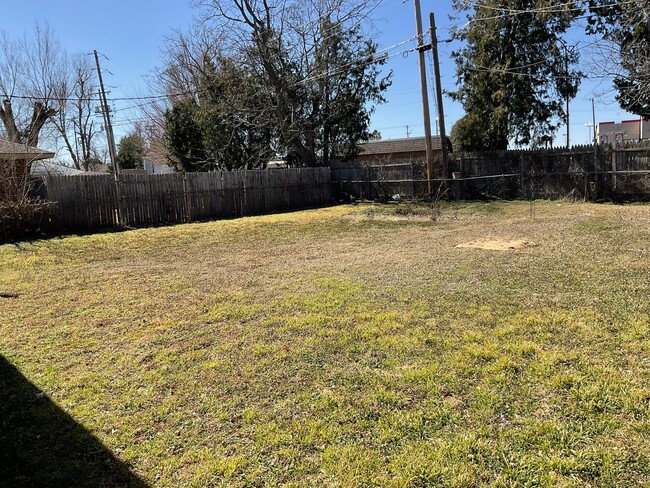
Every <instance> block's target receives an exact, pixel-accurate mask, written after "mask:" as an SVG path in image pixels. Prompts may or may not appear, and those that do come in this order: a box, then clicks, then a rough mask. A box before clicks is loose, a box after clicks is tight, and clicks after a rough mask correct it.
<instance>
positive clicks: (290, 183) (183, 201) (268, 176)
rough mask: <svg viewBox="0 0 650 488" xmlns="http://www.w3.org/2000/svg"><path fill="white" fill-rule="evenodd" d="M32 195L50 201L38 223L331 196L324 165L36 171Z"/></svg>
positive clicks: (216, 210) (177, 218)
mask: <svg viewBox="0 0 650 488" xmlns="http://www.w3.org/2000/svg"><path fill="white" fill-rule="evenodd" d="M34 195H35V196H38V197H40V198H42V199H44V200H50V201H53V202H56V203H57V205H56V206H55V207H54V209H53V210H52V211H51V213H50V215H46V216H44V217H43V218H42V222H41V229H42V230H44V231H51V232H52V231H74V230H87V229H96V228H103V227H118V226H121V225H122V224H124V225H128V226H147V225H156V224H173V223H181V222H193V221H198V220H207V219H215V218H227V217H239V216H244V215H255V214H264V213H269V212H275V211H281V210H292V209H299V208H308V207H315V206H319V205H324V204H327V203H329V202H330V201H331V199H332V195H331V180H330V170H329V168H288V169H271V170H246V171H215V172H209V173H184V174H181V173H174V174H162V175H122V176H121V177H120V183H119V185H118V183H117V182H116V181H115V178H114V177H113V176H112V175H92V176H91V175H87V176H86V175H80V176H53V175H51V176H44V177H42V178H37V179H35V181H34Z"/></svg>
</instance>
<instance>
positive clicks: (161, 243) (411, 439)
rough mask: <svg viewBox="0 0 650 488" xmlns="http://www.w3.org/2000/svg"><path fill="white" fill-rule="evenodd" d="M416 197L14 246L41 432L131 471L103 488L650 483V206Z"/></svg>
mask: <svg viewBox="0 0 650 488" xmlns="http://www.w3.org/2000/svg"><path fill="white" fill-rule="evenodd" d="M404 205H405V204H400V205H399V206H398V205H386V206H380V205H365V206H339V207H334V208H327V209H320V210H310V211H304V212H296V213H287V214H282V215H272V216H262V217H251V218H242V219H236V220H229V221H218V222H210V223H200V224H188V225H178V226H175V227H163V228H153V229H140V230H133V231H128V232H121V233H107V234H96V235H88V236H70V237H63V238H53V239H49V240H43V241H35V242H32V243H21V244H17V245H15V244H7V245H3V246H0V296H1V297H2V298H0V356H3V357H4V359H5V360H6V363H7V366H8V367H10V368H15V371H16V373H17V375H18V376H19V377H20V376H21V375H22V377H24V379H25V381H27V382H31V384H33V388H34V389H35V391H37V392H38V391H41V392H42V393H43V394H44V398H45V399H50V400H51V404H48V405H47V407H42V406H39V405H41V403H39V402H38V401H27V402H26V403H25V406H24V408H25V409H27V410H29V411H32V413H34V414H35V415H36V416H37V417H38V418H39V419H40V422H41V423H40V424H38V425H40V427H39V428H40V429H44V430H47V429H48V424H49V421H46V420H44V417H43V416H42V415H41V413H42V412H41V411H42V410H44V409H45V408H47V409H48V411H49V412H50V413H52V412H53V411H56V410H57V409H58V410H60V412H59V413H56V415H55V416H58V417H57V418H60V417H61V416H62V415H63V416H67V417H68V418H67V420H69V421H70V422H71V423H73V424H77V425H78V427H79V429H77V430H74V429H73V428H68V429H62V430H60V431H57V432H60V433H57V434H56V435H51V436H49V437H48V435H47V432H40V434H39V435H44V436H46V439H50V440H49V441H48V442H55V441H56V442H62V443H63V445H64V446H65V445H67V444H68V443H71V444H70V445H76V446H77V447H78V448H79V449H83V448H84V447H83V446H78V445H77V444H78V443H77V444H74V442H73V440H69V439H67V438H66V436H73V435H74V436H76V435H77V434H76V433H75V432H77V431H78V430H82V431H84V432H86V433H87V435H88V436H89V437H92V438H94V439H95V440H96V446H95V447H94V448H92V449H96V448H97V446H99V448H98V449H99V450H101V449H102V446H103V448H104V449H105V453H106V456H114V458H115V462H116V463H117V462H123V463H124V465H125V466H128V469H129V470H130V472H131V473H132V474H133V477H132V478H128V477H127V478H125V479H126V481H119V480H118V481H115V479H110V475H108V474H107V472H106V470H101V469H95V467H96V464H97V463H95V464H94V465H93V466H95V467H92V466H91V467H87V468H84V467H83V466H84V465H83V463H84V462H86V461H84V459H86V458H84V457H83V455H80V457H78V458H74V456H73V458H74V459H73V461H72V462H71V463H68V462H66V463H64V464H66V465H76V466H77V467H79V466H81V469H85V470H86V473H87V474H88V473H89V474H88V476H87V483H88V485H90V486H110V485H111V484H113V485H115V484H121V483H131V484H134V485H137V484H138V483H139V482H140V481H141V482H143V483H146V484H148V485H151V486H262V485H270V486H275V485H289V486H414V487H415V486H467V487H470V486H477V485H491V486H641V485H646V486H647V485H648V484H650V206H648V205H629V206H615V205H596V204H581V203H580V204H578V203H566V202H562V203H557V202H535V203H534V204H531V203H529V202H492V203H466V204H456V205H451V204H449V205H447V206H446V207H445V208H444V210H443V213H442V215H441V216H440V217H439V218H438V219H437V220H435V221H432V220H431V219H428V218H427V210H426V208H420V207H413V208H411V209H407V210H408V211H405V210H404V209H405V206H404ZM420 214H422V215H420ZM487 237H493V238H501V239H524V240H528V241H530V242H531V243H534V245H533V246H530V247H526V248H524V249H521V250H508V251H498V250H497V251H495V250H484V249H467V248H457V247H456V245H457V244H461V243H466V242H470V241H474V240H476V239H482V238H487ZM1 382H2V379H0V383H1ZM0 386H2V385H0ZM2 394H3V393H0V395H2ZM4 394H5V396H6V391H5V393H4ZM39 395H41V396H42V394H39V393H36V394H32V396H39ZM12 398H13V399H14V401H15V400H16V397H15V395H14V396H12ZM5 400H6V398H5ZM0 401H1V398H0ZM30 409H31V410H30ZM39 412H40V413H39ZM7 418H17V419H18V420H16V421H15V422H16V423H18V424H19V425H18V427H20V432H21V433H20V435H22V436H27V437H29V436H36V437H34V438H35V439H36V438H38V439H41V438H42V437H39V436H38V435H36V433H35V432H30V429H32V430H34V428H35V427H30V426H33V425H37V424H32V423H30V421H25V420H20V417H19V416H18V417H15V415H14V417H6V416H5V420H4V421H2V422H3V423H4V430H3V431H2V436H4V437H5V438H6V437H11V435H12V433H11V430H12V427H16V426H12V425H11V422H8V421H7V420H6V419H7ZM14 430H15V429H14ZM77 433H78V432H77ZM54 437H56V439H53V438H54ZM5 441H6V439H5ZM28 444H29V443H28ZM5 445H7V444H5ZM2 449H3V448H2V447H0V450H2ZM24 449H27V455H29V456H30V458H31V459H32V461H33V462H34V466H37V465H38V464H39V460H40V457H42V456H44V448H42V447H39V446H30V445H27V447H25V448H24ZM30 449H31V451H30ZM92 449H91V451H92V452H95V451H94V450H92ZM63 450H65V449H63ZM14 454H15V453H14ZM19 454H20V453H19ZM23 454H25V453H23ZM0 456H2V455H1V454H0ZM7 459H8V458H6V457H5V460H4V466H3V463H1V462H0V485H2V484H3V482H6V483H7V485H11V486H13V485H14V484H20V483H18V482H17V481H16V480H18V481H20V480H22V482H24V483H25V484H26V485H28V484H29V483H28V482H29V480H30V476H33V477H38V476H41V478H38V479H40V480H41V481H43V480H45V482H47V480H48V477H52V478H51V479H50V482H51V484H52V485H56V484H57V483H60V484H61V485H63V484H64V481H65V480H66V476H70V474H69V473H68V472H66V471H65V469H63V470H58V471H50V472H47V470H46V472H44V473H38V472H37V471H38V468H37V467H36V468H34V469H35V471H32V472H30V473H27V474H23V478H20V479H18V478H14V479H13V482H12V481H11V480H9V477H10V476H11V474H8V473H10V471H11V468H12V466H10V465H9V464H10V463H11V462H12V461H11V459H9V460H7ZM0 460H1V458H0ZM118 460H119V461H118ZM93 462H94V461H93ZM98 462H99V463H100V464H101V462H103V461H101V460H100V461H98ZM75 463H76V464H75ZM41 464H42V465H43V464H44V465H47V460H45V461H43V463H41ZM91 464H92V462H91ZM14 468H15V466H14ZM3 471H4V473H3ZM3 475H4V478H5V479H3ZM34 479H37V478H34ZM8 480H9V481H8ZM138 480H139V481H138ZM12 483H13V484H12ZM45 484H47V483H45Z"/></svg>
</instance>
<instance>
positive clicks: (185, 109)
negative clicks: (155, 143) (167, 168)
mask: <svg viewBox="0 0 650 488" xmlns="http://www.w3.org/2000/svg"><path fill="white" fill-rule="evenodd" d="M197 112H198V104H197V103H196V101H195V100H194V99H192V98H186V99H184V100H179V101H176V102H175V103H174V104H173V106H172V108H171V109H169V110H167V111H166V112H165V135H164V139H165V145H166V146H167V150H168V151H169V155H170V157H169V163H170V164H171V165H172V166H173V167H174V169H176V170H177V171H206V170H209V169H211V168H210V167H209V163H208V162H207V160H206V154H205V148H204V146H203V134H202V132H201V128H200V127H199V125H198V124H197V123H196V121H195V119H196V117H197Z"/></svg>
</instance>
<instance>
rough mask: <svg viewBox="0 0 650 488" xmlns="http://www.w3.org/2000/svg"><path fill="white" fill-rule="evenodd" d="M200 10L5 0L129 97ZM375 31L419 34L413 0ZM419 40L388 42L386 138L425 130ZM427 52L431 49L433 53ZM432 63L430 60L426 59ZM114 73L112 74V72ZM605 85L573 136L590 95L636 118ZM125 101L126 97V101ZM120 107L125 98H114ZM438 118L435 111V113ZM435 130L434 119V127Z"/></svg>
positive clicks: (606, 108) (382, 13)
mask: <svg viewBox="0 0 650 488" xmlns="http://www.w3.org/2000/svg"><path fill="white" fill-rule="evenodd" d="M431 11H433V12H434V13H435V15H436V23H437V25H438V28H439V31H438V38H439V39H441V40H444V39H447V38H448V36H449V31H448V28H449V27H450V26H451V25H453V24H457V23H458V22H459V21H458V20H450V19H449V15H450V14H452V13H453V11H452V8H451V0H422V17H423V22H424V23H425V27H424V28H425V30H426V29H427V27H428V18H429V12H431ZM194 14H195V11H193V10H192V8H191V7H190V5H189V2H188V1H187V0H157V1H151V0H131V1H126V0H111V1H97V0H4V1H3V18H4V22H3V26H2V29H3V30H5V31H6V32H7V33H8V34H9V35H10V36H11V37H14V36H22V35H23V34H25V33H29V32H30V31H31V30H32V29H33V26H34V24H35V23H36V22H40V23H44V22H47V23H48V24H49V26H50V27H51V28H52V29H53V31H54V32H55V33H56V35H57V37H58V38H59V40H60V42H61V44H62V45H63V47H64V48H65V49H66V50H67V51H68V52H70V53H80V52H84V53H85V52H92V50H93V49H97V51H99V52H100V53H102V54H104V55H105V56H106V57H107V58H108V59H102V66H103V68H104V69H105V70H106V73H105V82H106V83H107V85H109V86H110V94H109V95H108V96H109V98H111V97H131V96H135V95H136V94H141V93H142V91H143V90H144V77H145V76H147V75H148V74H150V73H151V72H152V70H153V68H154V67H155V66H157V65H159V64H160V59H161V54H160V53H161V49H162V46H163V43H164V38H165V36H168V35H170V34H171V33H172V31H173V30H174V29H184V28H186V27H188V26H189V25H190V24H191V22H192V18H193V16H194ZM373 15H374V17H375V27H374V33H373V37H374V39H375V41H376V42H377V43H378V45H379V46H380V48H386V47H390V46H395V45H397V44H400V43H402V42H403V41H407V40H408V39H410V38H411V37H412V36H413V35H414V34H415V14H414V8H413V2H412V0H407V1H405V2H403V1H402V0H384V1H383V2H382V3H381V5H380V6H379V7H378V8H377V9H376V10H375V11H374V13H373ZM572 41H576V42H577V41H581V42H583V43H586V42H588V40H586V39H584V36H583V35H582V33H581V31H579V30H577V31H576V32H575V33H573V34H572ZM414 46H415V41H408V42H405V43H403V44H401V45H399V46H396V47H394V48H392V49H390V50H389V51H388V52H389V53H390V54H391V55H392V57H391V58H390V59H389V61H388V63H387V64H386V66H385V69H386V70H392V71H393V84H392V86H391V88H390V89H389V90H388V92H387V93H386V98H387V100H388V102H387V103H386V104H384V105H382V106H380V107H378V108H377V110H376V112H375V114H374V115H373V118H372V128H373V129H378V130H379V131H380V132H381V133H382V136H383V137H384V138H400V137H406V131H407V129H406V126H407V125H408V126H409V132H410V135H411V136H419V135H423V134H424V129H423V124H422V105H421V95H420V85H419V70H418V63H417V53H416V52H409V53H403V54H402V52H403V51H406V50H408V49H411V48H413V47H414ZM453 47H454V46H453V45H449V44H444V43H443V44H441V45H440V62H441V72H442V85H443V88H445V89H447V90H453V89H454V87H455V76H454V64H453V62H452V60H451V57H450V53H451V50H452V49H453ZM428 56H430V55H428ZM428 61H429V62H430V59H429V60H428ZM109 72H110V73H109ZM427 73H428V81H429V93H430V95H431V96H430V100H431V102H430V103H431V110H432V113H434V114H435V106H434V104H433V102H434V97H433V88H432V86H431V81H432V68H431V65H430V64H428V65H427ZM607 87H608V85H607V84H603V83H602V82H598V83H595V82H592V81H589V80H585V81H584V82H583V84H582V88H581V91H580V92H579V93H578V96H577V97H576V99H574V100H573V101H572V102H571V118H572V121H571V143H572V144H585V143H587V142H588V139H589V130H590V129H589V128H588V127H586V126H585V124H586V123H589V122H591V101H590V99H591V98H592V97H595V98H596V121H597V122H599V121H617V122H618V121H620V120H624V119H630V118H636V117H635V116H633V115H631V114H628V113H626V112H624V111H622V110H621V109H620V108H619V107H618V105H617V104H616V102H615V101H614V98H613V97H614V95H613V94H612V93H611V92H609V93H605V94H603V93H602V92H607ZM121 103H122V104H124V103H128V102H121ZM444 105H445V119H446V125H447V131H449V130H450V129H451V126H452V125H453V123H454V122H455V121H456V120H458V118H460V117H461V116H462V114H463V112H462V107H460V106H459V105H458V104H457V103H454V102H452V101H451V100H450V99H449V98H448V97H445V99H444ZM114 106H115V108H117V109H119V108H120V102H115V103H114ZM434 117H435V115H434ZM130 121H131V119H130V118H129V114H128V111H120V110H117V111H116V112H115V121H114V122H115V125H116V130H115V133H116V136H117V137H118V138H119V137H120V136H121V135H123V134H124V133H126V132H128V130H129V128H130ZM433 131H434V133H435V125H434V127H433ZM565 132H566V131H565V129H564V128H561V129H560V130H559V131H558V135H557V141H558V142H559V141H564V137H565V136H564V135H563V134H564V133H565Z"/></svg>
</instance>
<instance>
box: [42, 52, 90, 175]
mask: <svg viewBox="0 0 650 488" xmlns="http://www.w3.org/2000/svg"><path fill="white" fill-rule="evenodd" d="M62 76H63V79H62V80H61V82H60V83H59V85H58V89H57V92H58V93H57V97H58V107H59V110H58V112H57V114H56V116H55V117H53V118H52V122H53V124H54V126H55V127H56V129H57V132H58V135H59V136H60V138H61V139H62V140H63V142H64V144H65V147H66V149H67V151H68V154H69V155H70V158H71V159H72V163H73V164H74V166H75V168H77V169H83V170H84V171H88V170H89V166H90V163H91V161H92V160H93V153H94V149H95V145H96V142H97V138H98V136H99V135H100V130H99V126H98V124H97V123H96V120H95V116H94V107H95V105H96V100H97V96H98V95H97V94H98V83H97V76H96V72H95V68H94V67H93V65H92V63H91V62H90V60H89V58H88V57H87V56H85V55H78V56H76V57H74V58H72V60H71V61H69V62H67V63H66V66H65V71H64V73H63V74H62Z"/></svg>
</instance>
